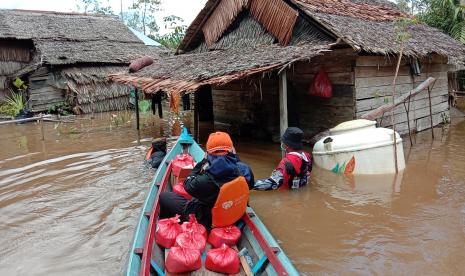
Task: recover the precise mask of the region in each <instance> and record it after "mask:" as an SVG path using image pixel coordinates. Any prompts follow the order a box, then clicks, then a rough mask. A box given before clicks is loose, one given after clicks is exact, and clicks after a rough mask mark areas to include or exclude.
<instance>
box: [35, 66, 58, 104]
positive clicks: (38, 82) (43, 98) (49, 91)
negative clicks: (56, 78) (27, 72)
mask: <svg viewBox="0 0 465 276" xmlns="http://www.w3.org/2000/svg"><path fill="white" fill-rule="evenodd" d="M51 84H53V75H52V73H51V72H49V71H48V69H47V68H45V67H41V68H39V69H38V70H37V71H35V72H34V73H33V74H32V75H31V76H30V77H29V107H30V108H31V109H32V111H34V112H41V111H47V110H48V109H49V108H50V107H52V106H54V105H56V104H59V103H62V102H64V101H65V90H63V89H59V88H57V87H54V86H52V85H51Z"/></svg>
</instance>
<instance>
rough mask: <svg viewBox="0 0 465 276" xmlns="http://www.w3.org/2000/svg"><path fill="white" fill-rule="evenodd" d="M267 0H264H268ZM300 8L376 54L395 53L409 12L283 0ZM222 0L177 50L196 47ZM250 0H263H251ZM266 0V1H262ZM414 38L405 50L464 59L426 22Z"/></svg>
mask: <svg viewBox="0 0 465 276" xmlns="http://www.w3.org/2000/svg"><path fill="white" fill-rule="evenodd" d="M269 1H270V0H266V1H264V2H269ZM283 1H285V2H286V3H288V4H289V5H290V6H291V7H293V8H295V9H296V10H298V12H299V16H300V17H304V18H305V19H306V20H307V21H309V22H312V23H314V24H315V25H317V26H320V27H321V28H322V29H324V30H326V31H328V32H329V33H330V34H332V35H333V36H334V37H336V38H339V39H341V40H342V41H344V42H345V43H347V44H348V45H350V46H351V47H353V48H354V49H355V50H356V51H366V52H370V53H374V54H383V55H386V54H396V53H398V52H399V50H400V44H399V43H398V42H396V41H397V39H396V30H395V25H396V21H397V20H398V19H400V18H403V17H404V18H405V17H409V15H407V14H405V13H403V12H402V11H400V10H399V9H398V8H397V6H396V5H395V4H394V3H392V2H390V1H387V0H283ZM221 2H222V1H221V0H209V1H208V2H207V4H206V5H205V7H204V8H203V9H202V11H201V12H200V13H199V14H198V16H197V17H196V19H195V20H194V21H193V22H192V24H191V25H190V26H189V28H188V30H187V32H186V36H185V38H184V40H183V41H182V42H181V44H180V46H179V49H178V51H179V52H186V51H191V50H192V49H194V48H196V47H197V46H196V45H197V44H198V43H201V41H202V40H203V34H202V26H203V25H204V24H205V21H206V20H207V19H208V16H210V15H211V14H212V13H213V12H214V10H215V8H216V7H217V6H218V5H219V4H220V3H221ZM249 2H250V3H254V2H257V3H258V2H260V1H259V0H249ZM262 2H263V1H262ZM408 32H409V34H410V35H411V39H410V40H409V41H408V43H407V44H406V45H405V54H407V55H410V56H425V55H427V54H431V53H437V54H440V55H443V56H447V57H449V58H451V60H452V61H461V60H463V59H464V57H465V50H464V49H465V48H464V46H463V45H462V44H461V43H459V42H458V41H456V40H455V39H453V38H451V37H450V36H448V35H446V34H444V33H442V32H441V31H440V30H438V29H435V28H432V27H429V26H427V25H425V24H421V23H420V24H413V25H411V26H410V27H409V28H408Z"/></svg>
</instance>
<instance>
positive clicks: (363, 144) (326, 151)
mask: <svg viewBox="0 0 465 276" xmlns="http://www.w3.org/2000/svg"><path fill="white" fill-rule="evenodd" d="M393 134H394V131H393V130H392V129H387V128H376V122H375V121H369V120H364V119H359V120H353V121H348V122H344V123H341V124H339V125H338V126H336V127H335V128H332V129H330V136H327V137H324V138H323V139H321V140H319V141H318V142H317V143H316V144H315V146H314V148H313V158H314V161H315V164H316V165H317V166H319V167H322V168H324V169H327V170H331V171H333V172H336V173H353V174H385V173H395V161H394V139H393ZM395 135H396V137H397V160H398V168H399V170H403V169H405V159H404V148H403V145H402V138H400V136H399V134H398V133H397V132H396V133H395Z"/></svg>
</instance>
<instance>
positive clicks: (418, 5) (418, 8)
mask: <svg viewBox="0 0 465 276" xmlns="http://www.w3.org/2000/svg"><path fill="white" fill-rule="evenodd" d="M396 2H397V6H398V7H399V8H400V9H401V10H402V11H404V12H406V13H409V14H418V13H420V12H422V11H423V10H424V9H425V0H397V1H396Z"/></svg>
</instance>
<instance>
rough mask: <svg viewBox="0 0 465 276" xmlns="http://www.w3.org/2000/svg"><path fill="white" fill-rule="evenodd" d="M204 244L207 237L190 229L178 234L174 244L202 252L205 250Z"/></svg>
mask: <svg viewBox="0 0 465 276" xmlns="http://www.w3.org/2000/svg"><path fill="white" fill-rule="evenodd" d="M206 244H207V238H205V236H204V235H202V234H200V233H196V232H192V231H191V232H184V233H181V234H179V235H178V236H177V237H176V243H175V246H178V247H182V248H188V249H196V250H199V252H203V251H204V250H205V245H206Z"/></svg>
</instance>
